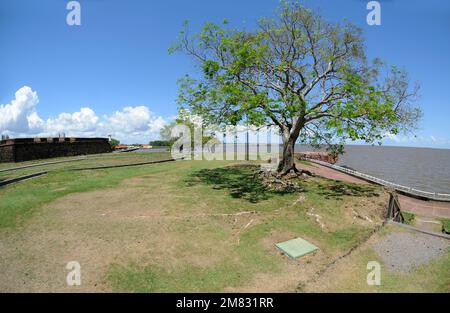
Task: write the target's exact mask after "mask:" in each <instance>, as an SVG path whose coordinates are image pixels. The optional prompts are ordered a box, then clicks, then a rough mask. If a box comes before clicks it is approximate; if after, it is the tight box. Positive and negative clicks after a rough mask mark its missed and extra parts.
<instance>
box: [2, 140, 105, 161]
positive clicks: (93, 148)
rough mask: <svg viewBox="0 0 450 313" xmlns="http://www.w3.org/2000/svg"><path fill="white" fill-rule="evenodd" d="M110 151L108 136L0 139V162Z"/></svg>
mask: <svg viewBox="0 0 450 313" xmlns="http://www.w3.org/2000/svg"><path fill="white" fill-rule="evenodd" d="M106 152H111V145H110V144H109V142H108V138H74V137H72V138H64V137H59V138H16V139H5V140H1V141H0V162H22V161H29V160H36V159H48V158H55V157H63V156H75V155H85V154H97V153H106Z"/></svg>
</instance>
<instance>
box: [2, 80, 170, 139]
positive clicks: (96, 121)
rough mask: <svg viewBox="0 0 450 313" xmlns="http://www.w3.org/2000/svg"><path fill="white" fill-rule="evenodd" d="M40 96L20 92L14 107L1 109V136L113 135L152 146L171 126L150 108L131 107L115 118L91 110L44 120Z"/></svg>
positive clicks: (64, 113) (26, 91) (14, 101)
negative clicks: (37, 109) (38, 107)
mask: <svg viewBox="0 0 450 313" xmlns="http://www.w3.org/2000/svg"><path fill="white" fill-rule="evenodd" d="M38 102H39V99H38V96H37V93H36V92H35V91H32V90H31V88H30V87H27V86H25V87H22V88H20V89H19V90H18V91H17V92H16V95H15V99H14V100H12V101H11V103H10V104H6V105H1V106H0V133H7V134H10V135H11V136H13V137H26V136H29V137H30V136H56V135H58V133H64V134H65V135H66V136H86V137H92V136H98V137H106V136H108V135H112V136H113V137H114V138H118V139H119V140H121V141H122V142H127V143H133V142H148V141H149V140H150V139H155V138H156V137H157V136H158V134H159V130H160V129H161V128H162V127H163V126H164V125H166V124H167V122H166V120H165V119H164V118H163V117H161V116H157V115H155V114H154V113H152V112H151V111H150V109H149V108H148V107H146V106H136V107H132V106H127V107H125V108H123V109H122V110H120V111H116V112H114V113H112V114H111V115H104V116H102V117H101V118H100V117H98V116H97V114H96V113H95V111H94V110H93V109H91V108H89V107H83V108H81V109H80V111H77V112H73V113H67V112H63V113H60V114H59V115H58V116H56V117H49V118H48V119H47V120H43V119H42V118H41V117H39V115H38V113H37V111H36V107H37V103H38Z"/></svg>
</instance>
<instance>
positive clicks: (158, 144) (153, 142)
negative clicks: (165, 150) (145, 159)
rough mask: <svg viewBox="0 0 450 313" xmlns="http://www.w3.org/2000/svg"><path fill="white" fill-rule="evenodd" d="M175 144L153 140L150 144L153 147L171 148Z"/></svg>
mask: <svg viewBox="0 0 450 313" xmlns="http://www.w3.org/2000/svg"><path fill="white" fill-rule="evenodd" d="M172 143H173V142H171V141H168V140H153V141H150V142H149V144H150V145H151V146H153V147H170V146H171V145H172Z"/></svg>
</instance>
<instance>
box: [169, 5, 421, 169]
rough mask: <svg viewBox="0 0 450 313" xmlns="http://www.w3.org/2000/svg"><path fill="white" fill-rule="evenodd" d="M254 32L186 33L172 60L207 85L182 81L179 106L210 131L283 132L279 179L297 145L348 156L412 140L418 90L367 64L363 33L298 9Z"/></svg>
mask: <svg viewBox="0 0 450 313" xmlns="http://www.w3.org/2000/svg"><path fill="white" fill-rule="evenodd" d="M278 13H279V14H278V16H277V18H275V19H262V20H260V21H259V22H258V27H257V29H255V30H253V31H245V30H236V29H231V28H229V27H227V24H228V23H227V21H224V25H222V26H221V25H216V24H213V23H208V24H206V25H205V26H204V27H203V28H202V30H201V31H200V32H199V33H198V34H195V35H192V36H191V35H189V32H188V29H187V24H186V25H185V27H186V29H185V30H183V31H182V32H181V34H180V38H179V42H178V43H177V44H176V45H175V46H174V47H173V48H172V49H171V50H170V51H171V52H173V51H183V52H185V53H187V54H188V55H190V56H192V57H193V58H194V59H195V60H196V61H197V62H198V64H199V66H200V69H201V77H200V78H199V79H194V78H191V77H189V76H186V77H184V78H182V79H180V93H179V104H180V108H181V109H185V108H188V109H189V110H190V111H191V112H192V113H194V114H199V115H201V116H202V117H203V118H204V119H205V120H206V121H208V122H209V123H214V124H219V125H224V124H232V125H236V124H238V123H249V124H254V125H257V126H261V125H267V126H273V125H275V126H277V128H278V129H279V132H280V135H281V137H282V140H283V157H282V159H281V161H280V163H279V167H278V172H279V173H280V174H286V173H288V172H289V171H291V170H295V171H296V168H295V163H294V145H295V143H296V142H297V141H298V140H299V141H300V142H302V143H305V144H306V143H309V144H313V145H323V144H325V145H326V146H327V147H328V149H330V150H331V151H333V152H342V147H343V143H344V142H346V141H348V140H353V141H354V140H364V141H365V142H367V143H374V142H376V141H380V140H381V139H382V138H383V137H384V136H386V135H388V134H390V133H392V134H397V133H398V132H400V131H404V132H409V131H412V130H414V128H415V126H416V123H417V121H418V120H419V118H420V116H421V110H420V109H419V108H418V107H415V106H414V105H413V102H412V101H413V100H414V98H415V96H416V94H417V90H418V87H417V85H416V86H413V87H411V86H410V84H409V80H408V76H407V74H406V72H405V71H403V70H399V69H398V68H396V67H391V68H390V69H387V67H386V66H384V64H383V63H382V62H381V61H380V60H378V59H376V60H374V61H373V62H371V63H370V64H369V62H367V60H366V56H365V51H364V42H363V38H362V36H361V30H360V29H358V28H357V27H355V26H354V25H352V24H350V23H345V24H331V23H329V22H326V21H325V20H324V19H323V18H322V17H321V16H319V15H318V14H317V13H315V12H313V11H311V10H309V9H306V8H304V7H302V6H301V5H299V4H298V3H297V2H295V3H289V2H284V3H282V5H281V7H280V9H279V12H278Z"/></svg>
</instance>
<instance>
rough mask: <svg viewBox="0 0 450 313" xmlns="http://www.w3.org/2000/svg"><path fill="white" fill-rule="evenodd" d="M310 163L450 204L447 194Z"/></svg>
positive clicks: (411, 194) (342, 168)
mask: <svg viewBox="0 0 450 313" xmlns="http://www.w3.org/2000/svg"><path fill="white" fill-rule="evenodd" d="M305 160H306V161H308V162H311V163H317V164H319V165H322V166H325V167H328V168H331V169H334V170H336V171H339V172H343V173H346V174H349V175H351V176H354V177H357V178H361V179H363V180H365V181H368V182H371V183H375V184H377V185H382V186H385V187H390V188H392V189H394V190H396V191H399V192H401V193H404V194H406V195H410V196H413V197H419V198H424V199H428V200H435V201H444V202H450V194H446V193H437V192H429V191H423V190H419V189H415V188H412V187H407V186H402V185H399V184H396V183H393V182H389V181H386V180H384V179H380V178H377V177H374V176H371V175H367V174H364V173H360V172H357V171H354V170H351V169H349V168H345V167H342V166H339V165H335V164H329V163H326V162H323V161H319V160H313V159H308V158H306V159H305Z"/></svg>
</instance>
